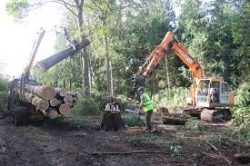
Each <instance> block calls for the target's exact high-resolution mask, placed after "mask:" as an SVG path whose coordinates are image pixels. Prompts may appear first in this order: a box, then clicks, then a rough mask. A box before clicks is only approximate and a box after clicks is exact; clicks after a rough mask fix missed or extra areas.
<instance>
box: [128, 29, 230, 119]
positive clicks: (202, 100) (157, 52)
mask: <svg viewBox="0 0 250 166" xmlns="http://www.w3.org/2000/svg"><path fill="white" fill-rule="evenodd" d="M170 52H173V53H174V54H175V55H177V57H178V58H179V59H180V60H181V61H182V62H183V63H184V64H185V65H186V66H187V67H188V68H189V70H190V71H191V73H192V78H193V82H192V86H191V88H190V91H189V93H188V96H187V103H188V104H191V105H192V106H193V107H192V108H191V109H188V110H186V111H188V112H189V113H190V114H192V112H196V113H197V112H198V113H199V116H200V118H201V119H202V120H205V121H209V122H212V121H217V120H220V119H223V118H225V119H226V118H228V117H230V116H231V114H230V112H229V107H230V106H231V105H233V104H234V94H233V92H231V91H229V88H228V83H227V82H225V81H224V80H223V78H221V77H220V78H215V77H205V76H204V71H203V69H202V68H201V66H200V64H199V63H198V62H197V61H196V60H195V59H194V58H193V57H192V56H191V54H190V53H189V52H188V50H187V49H186V48H185V46H184V45H183V44H182V43H181V42H179V41H178V40H177V39H176V38H175V36H174V34H173V33H172V32H167V34H166V35H165V37H164V39H163V40H162V42H161V43H160V44H159V45H158V46H156V48H155V49H154V50H153V51H152V53H151V54H150V55H149V56H148V57H147V58H146V61H145V63H144V64H143V65H142V66H140V67H139V70H138V72H137V74H135V75H134V76H133V78H132V82H133V83H134V86H133V90H132V92H133V93H135V92H136V90H137V88H139V87H141V86H145V84H146V78H147V77H148V75H149V73H150V72H151V71H153V70H154V68H155V67H156V66H157V65H158V64H159V63H160V61H161V59H162V57H163V56H164V55H168V54H169V53H170Z"/></svg>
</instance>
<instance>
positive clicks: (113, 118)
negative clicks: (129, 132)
mask: <svg viewBox="0 0 250 166" xmlns="http://www.w3.org/2000/svg"><path fill="white" fill-rule="evenodd" d="M101 129H103V130H105V131H118V130H120V129H125V125H124V123H123V121H122V118H121V113H120V110H119V108H118V105H116V104H115V103H112V104H111V103H108V104H107V105H106V107H105V111H104V114H103V118H102V122H101Z"/></svg>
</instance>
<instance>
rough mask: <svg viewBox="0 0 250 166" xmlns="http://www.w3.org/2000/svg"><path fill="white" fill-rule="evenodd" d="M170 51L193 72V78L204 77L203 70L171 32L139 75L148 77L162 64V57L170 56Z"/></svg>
mask: <svg viewBox="0 0 250 166" xmlns="http://www.w3.org/2000/svg"><path fill="white" fill-rule="evenodd" d="M170 51H173V52H174V53H175V54H176V55H177V56H178V58H179V59H180V60H181V61H182V62H183V63H184V64H185V65H186V66H187V67H188V68H189V69H190V70H191V72H192V75H193V78H202V77H203V70H202V68H201V67H200V65H199V63H198V62H197V61H195V59H194V58H193V57H192V56H191V55H190V53H189V52H188V50H187V49H186V48H185V46H184V45H183V44H182V43H180V42H178V41H177V40H176V39H175V38H174V35H173V33H171V32H168V33H167V34H166V36H165V38H164V39H163V40H162V42H161V43H160V44H159V45H158V46H157V47H156V48H155V49H154V50H153V52H152V53H151V54H150V55H149V56H148V57H147V59H146V62H145V63H144V64H143V65H142V66H141V67H140V69H139V74H141V75H143V76H146V75H148V73H150V72H151V71H152V70H153V69H154V68H155V67H156V66H157V65H158V64H159V63H160V61H161V59H162V57H163V56H164V55H166V54H169V52H170Z"/></svg>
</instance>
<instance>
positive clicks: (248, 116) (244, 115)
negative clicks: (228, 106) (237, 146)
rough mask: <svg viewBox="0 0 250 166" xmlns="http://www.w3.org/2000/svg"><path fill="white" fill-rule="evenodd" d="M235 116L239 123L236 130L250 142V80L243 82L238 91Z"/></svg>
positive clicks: (236, 121)
mask: <svg viewBox="0 0 250 166" xmlns="http://www.w3.org/2000/svg"><path fill="white" fill-rule="evenodd" d="M233 117H234V121H235V123H236V125H237V128H236V130H235V132H236V133H237V134H238V136H239V137H242V138H244V139H245V140H246V141H247V142H248V143H250V80H249V81H247V82H244V83H243V84H241V85H240V86H239V88H238V90H237V92H236V100H235V107H234V108H233Z"/></svg>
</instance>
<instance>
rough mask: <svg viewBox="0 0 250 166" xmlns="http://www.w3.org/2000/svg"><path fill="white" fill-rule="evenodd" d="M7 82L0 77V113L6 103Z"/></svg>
mask: <svg viewBox="0 0 250 166" xmlns="http://www.w3.org/2000/svg"><path fill="white" fill-rule="evenodd" d="M7 91H8V80H7V79H6V78H4V77H3V76H2V75H0V111H1V110H3V108H4V105H5V104H6V101H7Z"/></svg>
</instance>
